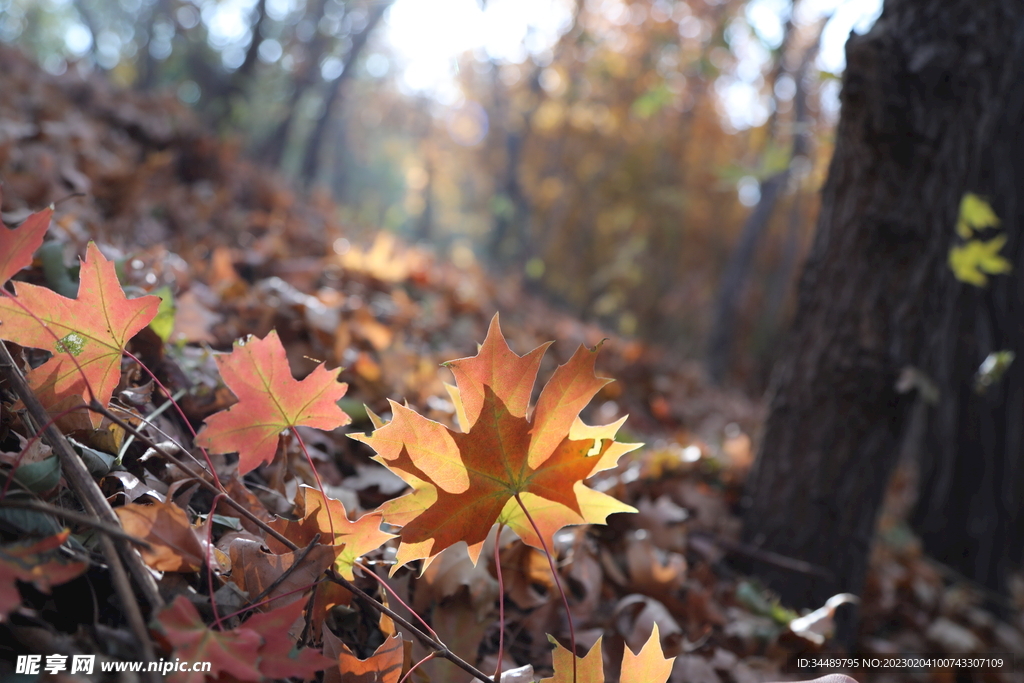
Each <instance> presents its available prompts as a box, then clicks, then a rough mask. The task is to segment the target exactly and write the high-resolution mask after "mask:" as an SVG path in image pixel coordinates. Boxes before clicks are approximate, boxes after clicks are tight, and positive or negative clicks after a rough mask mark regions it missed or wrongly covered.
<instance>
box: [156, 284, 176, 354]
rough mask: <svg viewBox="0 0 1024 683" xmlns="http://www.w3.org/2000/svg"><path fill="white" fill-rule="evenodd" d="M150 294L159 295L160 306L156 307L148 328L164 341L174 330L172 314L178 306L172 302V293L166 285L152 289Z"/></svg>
mask: <svg viewBox="0 0 1024 683" xmlns="http://www.w3.org/2000/svg"><path fill="white" fill-rule="evenodd" d="M150 294H152V295H154V296H158V297H160V306H159V308H157V309H156V317H155V318H153V320H152V321H151V322H150V323H149V329H151V330H153V331H154V332H156V335H157V336H158V337H160V339H161V340H163V341H165V342H166V341H168V340H169V339H170V338H171V333H172V332H173V331H174V315H175V314H176V313H177V312H178V307H177V305H176V304H175V303H174V294H173V293H172V292H171V288H170V287H168V286H167V285H164V286H163V287H161V288H159V289H155V290H153V291H152V292H150Z"/></svg>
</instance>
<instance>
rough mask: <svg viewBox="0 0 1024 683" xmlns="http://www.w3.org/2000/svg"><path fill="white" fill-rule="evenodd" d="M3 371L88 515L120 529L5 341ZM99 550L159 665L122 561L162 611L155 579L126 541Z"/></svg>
mask: <svg viewBox="0 0 1024 683" xmlns="http://www.w3.org/2000/svg"><path fill="white" fill-rule="evenodd" d="M0 370H2V371H3V375H4V377H5V378H6V379H7V381H8V382H10V383H11V386H12V388H13V389H14V392H15V393H16V394H17V395H18V397H19V398H20V399H21V400H22V402H23V403H24V404H25V409H26V410H27V411H28V413H29V415H31V416H32V419H33V420H35V421H36V423H37V424H39V425H45V426H44V427H43V430H42V431H43V438H44V439H45V440H46V442H47V443H48V444H49V445H50V448H52V449H53V450H54V452H55V453H56V454H57V457H58V458H59V459H60V464H61V469H62V471H63V473H64V478H65V479H66V480H67V482H68V485H69V486H70V487H71V489H72V490H73V491H74V492H75V494H76V495H77V496H78V497H79V499H80V500H81V501H82V504H83V505H84V506H85V509H86V510H87V511H88V512H89V514H91V515H93V516H94V517H96V518H97V519H99V520H101V521H103V522H106V523H108V524H110V525H112V526H120V520H119V519H118V517H117V515H116V514H114V511H113V510H112V509H111V507H110V504H109V503H107V499H106V498H104V497H103V493H102V492H101V491H100V488H99V486H97V485H96V482H95V481H93V478H92V475H91V474H89V470H88V469H86V467H85V463H83V462H82V459H81V458H80V457H79V456H78V454H77V453H75V451H74V449H73V448H71V444H70V443H68V440H67V439H66V438H65V437H64V435H63V434H62V433H61V431H60V430H59V429H57V427H56V425H54V424H48V422H49V418H48V416H47V414H46V409H45V408H43V405H42V404H41V403H40V402H39V399H38V398H37V397H36V395H35V392H33V391H32V389H31V387H29V384H28V382H27V381H26V380H25V377H24V376H23V375H22V374H21V369H20V368H19V367H18V366H17V364H16V363H15V362H14V358H13V357H12V356H11V352H10V351H8V349H7V346H6V345H5V344H4V343H3V342H2V341H0ZM100 549H101V550H102V551H103V554H104V556H105V557H106V560H107V565H108V567H109V569H110V575H111V578H112V580H113V584H114V589H115V591H116V592H117V596H118V598H119V600H120V601H121V603H122V608H123V609H124V610H125V616H126V617H127V618H128V623H129V624H130V625H131V629H132V632H133V633H134V634H135V638H136V639H137V640H138V641H139V645H140V647H141V648H142V655H143V657H144V658H145V659H146V660H147V661H151V662H152V661H156V651H155V650H154V649H153V642H152V641H151V640H150V639H149V631H148V630H147V628H146V621H145V619H143V617H142V609H141V608H140V607H139V603H138V600H137V599H136V597H135V594H134V592H133V591H132V587H131V583H130V581H129V579H128V574H127V572H126V571H125V569H124V565H123V564H122V563H121V559H122V558H124V560H125V562H127V563H128V566H129V567H130V568H131V571H132V575H133V576H134V577H135V580H136V582H137V583H138V584H139V587H140V588H141V589H142V591H143V594H144V595H145V597H146V600H147V601H148V602H149V605H150V607H151V608H152V609H153V610H157V609H160V608H161V607H163V599H162V598H161V597H160V593H159V591H158V590H157V587H156V581H154V580H153V575H152V574H151V573H150V572H149V568H148V567H146V565H145V563H144V562H143V561H142V557H141V556H140V555H139V554H138V552H137V551H136V550H135V549H134V548H132V547H131V545H129V544H128V542H127V541H125V540H124V539H119V540H118V541H117V543H116V544H115V542H114V541H113V540H112V539H111V538H110V537H109V536H106V535H102V536H100Z"/></svg>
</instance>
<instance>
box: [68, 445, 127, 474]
mask: <svg viewBox="0 0 1024 683" xmlns="http://www.w3.org/2000/svg"><path fill="white" fill-rule="evenodd" d="M68 441H69V442H70V443H71V445H72V446H73V447H74V449H75V450H76V451H77V452H78V454H79V455H80V456H81V457H82V462H84V463H85V467H86V469H88V470H89V474H91V475H92V476H94V477H102V476H103V475H105V474H106V473H107V472H109V471H110V470H111V468H113V466H114V462H115V461H116V460H117V457H116V456H114V455H111V454H110V453H104V452H103V451H98V450H96V449H95V448H89V447H88V446H86V445H84V444H82V443H80V442H78V441H76V440H75V439H72V438H68Z"/></svg>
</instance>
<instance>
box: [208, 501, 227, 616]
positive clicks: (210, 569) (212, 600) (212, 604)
mask: <svg viewBox="0 0 1024 683" xmlns="http://www.w3.org/2000/svg"><path fill="white" fill-rule="evenodd" d="M222 495H224V494H222V493H218V494H217V495H215V496H214V497H213V502H212V503H210V514H209V515H207V517H206V581H207V583H208V584H209V588H210V608H211V609H213V625H214V626H215V627H217V630H218V631H219V630H220V629H221V618H220V611H219V610H218V609H217V599H216V597H215V596H214V593H215V592H216V591H214V590H213V511H214V510H216V509H217V501H218V500H220V498H221V496H222Z"/></svg>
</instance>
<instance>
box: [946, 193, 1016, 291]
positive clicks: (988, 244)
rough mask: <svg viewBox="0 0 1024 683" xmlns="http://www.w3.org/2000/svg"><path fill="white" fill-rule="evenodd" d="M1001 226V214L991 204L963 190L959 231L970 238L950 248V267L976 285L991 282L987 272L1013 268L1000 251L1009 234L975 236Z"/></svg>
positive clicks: (963, 279)
mask: <svg viewBox="0 0 1024 683" xmlns="http://www.w3.org/2000/svg"><path fill="white" fill-rule="evenodd" d="M998 227H999V217H998V216H996V213H995V211H993V209H992V207H991V205H989V203H988V202H987V201H985V200H984V199H982V198H981V197H979V196H978V195H976V194H974V193H973V192H967V193H966V194H964V196H963V199H962V200H961V201H960V212H959V217H958V218H957V223H956V234H957V235H959V236H960V237H962V238H963V239H965V240H967V242H965V243H964V244H958V245H954V246H952V247H951V248H950V250H949V267H950V269H951V270H952V271H953V275H954V276H955V277H956V279H957V280H960V281H961V282H966V283H967V284H969V285H974V286H975V287H984V286H985V285H986V284H988V277H987V276H988V275H1001V274H1004V273H1009V272H1010V271H1011V270H1013V266H1012V265H1011V264H1010V262H1009V261H1007V260H1006V258H1004V257H1003V256H1002V255H1001V254H1000V253H999V252H1000V251H1001V250H1002V248H1003V246H1004V245H1005V244H1006V235H998V236H996V237H993V238H992V239H989V240H982V239H979V238H977V237H975V234H976V233H978V232H981V231H982V230H986V229H989V228H998Z"/></svg>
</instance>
